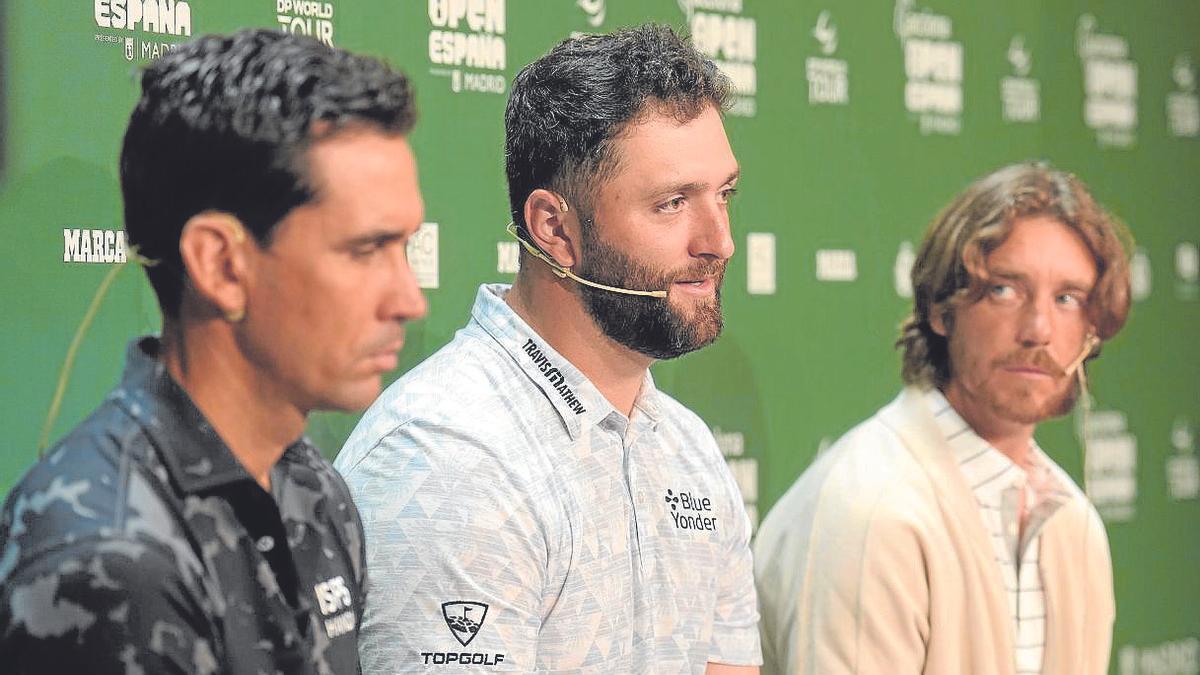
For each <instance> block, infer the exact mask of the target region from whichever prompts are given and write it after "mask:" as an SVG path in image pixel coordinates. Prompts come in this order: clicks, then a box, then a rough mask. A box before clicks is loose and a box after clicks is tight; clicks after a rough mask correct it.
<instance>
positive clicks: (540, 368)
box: [335, 26, 759, 674]
mask: <svg viewBox="0 0 1200 675" xmlns="http://www.w3.org/2000/svg"><path fill="white" fill-rule="evenodd" d="M727 91H728V84H727V83H726V80H725V79H724V77H723V76H722V75H720V74H719V73H718V71H717V70H716V68H715V67H714V65H713V64H712V63H711V62H709V61H707V60H705V59H704V58H703V57H702V56H701V55H700V54H698V53H697V52H696V51H695V50H694V49H693V48H692V47H691V46H690V45H688V44H687V43H686V42H684V41H683V40H681V39H680V38H679V37H678V36H677V35H676V34H675V33H673V32H672V31H671V30H670V29H667V28H664V27H658V26H643V27H639V28H632V29H627V30H622V31H618V32H616V33H613V34H611V35H606V36H593V37H583V38H579V39H573V40H568V41H565V42H563V43H561V44H559V45H558V46H557V47H555V48H554V49H552V50H551V51H550V52H549V53H548V54H546V55H545V56H543V57H542V58H540V59H538V60H537V61H535V62H534V63H532V64H530V65H529V66H528V67H526V68H525V69H524V70H522V71H521V73H520V74H519V75H518V76H517V78H516V80H515V81H514V83H513V86H512V92H511V95H510V98H509V102H508V110H507V113H506V115H505V125H506V129H507V139H506V143H507V145H506V150H507V169H508V179H509V191H510V196H511V201H512V209H513V214H512V215H513V219H514V221H515V222H514V224H513V225H512V226H511V227H512V229H511V231H512V232H513V233H514V234H515V235H516V236H518V237H519V238H520V241H521V242H522V244H523V245H524V246H525V247H526V250H525V254H524V257H523V258H522V264H521V269H520V272H519V274H518V275H517V279H516V282H515V283H514V284H513V285H512V287H511V288H510V287H508V286H504V285H499V284H497V285H485V286H483V287H481V288H480V289H479V294H478V296H477V299H476V302H475V307H474V309H473V310H472V316H471V321H470V322H469V323H468V324H467V326H466V328H464V329H463V330H461V331H460V332H459V333H458V335H457V336H456V338H455V339H454V340H453V341H452V342H451V343H450V344H449V345H447V346H446V347H444V348H443V349H442V350H440V351H439V352H438V353H436V354H434V355H433V356H432V357H430V358H429V359H428V360H427V361H425V362H424V363H423V364H421V365H420V366H418V367H417V368H415V369H414V370H413V371H411V372H410V373H408V374H407V375H406V376H405V377H403V378H401V380H399V381H398V382H396V383H395V384H393V385H392V386H391V387H389V389H388V390H387V391H386V392H385V393H384V395H383V396H382V397H381V398H380V400H379V401H377V402H376V403H375V404H374V405H373V406H372V407H371V409H370V410H369V411H368V412H367V414H366V415H365V416H364V417H363V419H362V421H361V422H360V423H359V426H358V428H356V429H355V431H354V432H353V434H352V435H351V437H350V439H349V441H348V442H347V444H346V447H345V448H343V450H342V453H341V454H340V455H339V456H338V458H337V461H336V462H335V466H336V467H337V468H338V469H339V470H340V471H341V472H342V473H343V475H344V476H345V477H346V481H347V483H348V484H349V485H350V490H351V492H352V493H353V494H354V498H355V501H356V502H357V503H358V504H359V507H360V509H362V513H363V523H364V526H365V529H366V532H367V539H368V543H369V546H368V559H367V560H368V562H367V567H368V569H369V570H370V573H371V576H372V584H373V585H374V588H376V589H384V588H386V589H387V590H386V591H383V590H381V591H380V592H379V593H378V594H376V595H373V596H372V599H371V602H370V603H368V605H367V608H366V616H365V618H364V626H363V635H362V640H361V652H362V663H363V670H364V672H366V673H381V674H382V673H388V674H391V673H399V672H427V671H428V670H429V669H434V668H436V667H437V666H443V665H449V666H451V667H453V668H455V669H456V672H457V669H468V670H478V671H481V672H486V671H489V670H491V669H496V668H503V669H508V670H515V671H523V672H573V673H575V672H584V673H680V672H688V673H701V672H705V670H707V671H708V672H712V673H732V672H757V664H758V662H759V647H758V632H757V629H756V623H757V619H758V614H757V608H756V602H755V596H754V584H753V578H752V574H751V561H750V551H749V544H748V542H749V534H750V525H749V520H748V518H747V516H746V513H745V509H744V508H743V505H742V499H741V496H740V495H739V493H738V489H737V485H736V484H735V483H734V481H733V478H732V476H731V474H730V472H729V470H728V468H727V466H726V464H725V462H724V459H723V458H722V456H721V453H720V451H719V450H718V449H717V445H716V443H715V441H714V440H713V437H712V434H711V433H710V432H709V430H708V429H707V427H706V426H705V425H704V423H703V422H702V421H701V420H700V419H699V418H698V417H696V415H695V414H694V413H692V412H691V411H689V410H688V409H686V408H684V407H683V406H682V405H680V404H679V403H678V402H676V401H675V400H673V399H672V398H670V397H669V396H667V395H665V394H663V393H662V392H659V391H658V390H657V389H656V388H655V386H654V381H653V378H651V377H650V374H649V371H648V368H649V366H650V365H651V364H652V363H653V362H654V361H655V360H656V359H663V358H672V357H675V356H679V355H680V354H684V353H686V352H689V351H692V350H695V349H699V348H701V347H703V346H705V345H707V344H709V343H711V342H712V341H713V340H715V339H716V337H717V335H718V333H719V332H720V330H721V305H720V287H721V280H722V277H723V275H724V272H725V264H726V261H727V260H728V259H729V257H730V256H731V255H732V254H733V240H732V238H731V235H730V231H729V214H728V204H729V200H730V198H731V197H732V195H733V192H734V185H735V183H736V182H737V177H738V165H737V161H736V160H735V159H734V156H733V152H732V151H731V149H730V147H729V142H728V140H727V139H726V136H725V131H724V126H723V124H722V120H721V111H722V109H723V106H724V105H725V101H726V98H727Z"/></svg>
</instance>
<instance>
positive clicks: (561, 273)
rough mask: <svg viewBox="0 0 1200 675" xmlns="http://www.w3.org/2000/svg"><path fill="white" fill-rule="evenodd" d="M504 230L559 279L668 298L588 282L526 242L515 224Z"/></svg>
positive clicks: (625, 292) (663, 295)
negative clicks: (548, 267)
mask: <svg viewBox="0 0 1200 675" xmlns="http://www.w3.org/2000/svg"><path fill="white" fill-rule="evenodd" d="M504 229H505V231H507V232H508V233H509V234H510V235H512V237H513V238H514V239H516V240H517V241H519V242H521V245H522V246H524V247H525V250H526V251H529V254H530V255H532V256H533V257H535V258H537V259H538V260H541V261H542V262H544V263H546V264H547V265H549V266H550V271H552V272H554V274H555V275H556V276H558V278H559V279H565V278H569V279H572V280H574V281H576V282H578V283H581V284H583V285H584V286H591V287H592V288H599V289H600V290H603V291H611V292H613V293H624V294H625V295H643V296H646V297H651V298H665V297H667V292H666V291H635V290H633V289H631V288H618V287H616V286H606V285H604V284H601V283H596V282H595V281H588V280H587V279H584V278H583V277H580V276H576V275H575V274H574V273H573V272H571V270H569V269H567V268H566V267H563V266H562V265H559V264H558V263H557V262H555V261H554V259H553V258H551V257H550V256H548V255H546V254H545V253H544V252H543V251H542V250H541V249H539V248H538V247H536V246H534V245H533V244H531V243H529V242H528V241H526V240H525V238H524V237H522V236H521V233H520V232H519V231H518V230H517V226H516V224H515V223H509V224H508V227H506V228H504Z"/></svg>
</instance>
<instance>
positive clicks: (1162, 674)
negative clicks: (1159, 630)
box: [1117, 637, 1200, 675]
mask: <svg viewBox="0 0 1200 675" xmlns="http://www.w3.org/2000/svg"><path fill="white" fill-rule="evenodd" d="M1117 672H1118V673H1119V674H1120V675H1200V638H1195V637H1189V638H1183V639H1182V640H1171V641H1169V642H1162V643H1159V644H1156V645H1150V646H1148V647H1138V646H1136V645H1123V646H1122V647H1121V648H1120V649H1119V650H1118V651H1117Z"/></svg>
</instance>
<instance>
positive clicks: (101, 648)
mask: <svg viewBox="0 0 1200 675" xmlns="http://www.w3.org/2000/svg"><path fill="white" fill-rule="evenodd" d="M157 351H158V342H157V340H156V339H154V338H143V339H141V340H139V341H135V342H134V343H132V344H131V345H130V348H129V353H128V362H127V365H126V371H125V375H124V378H123V380H122V382H121V384H120V386H118V387H117V388H116V389H115V390H114V391H113V392H112V393H111V394H110V395H109V396H108V398H107V399H106V400H105V401H104V403H103V404H102V405H101V406H100V407H99V409H97V410H96V411H95V412H94V413H93V414H92V415H91V417H89V418H88V419H87V420H85V421H84V422H83V423H82V424H80V425H79V426H78V427H76V428H75V429H74V430H73V431H72V432H71V433H70V434H69V435H68V436H67V437H66V438H64V439H63V440H62V441H61V442H59V444H58V445H57V446H55V447H54V448H53V449H52V450H51V451H50V452H49V453H47V456H46V457H45V459H43V460H42V461H40V462H38V463H37V464H36V465H34V467H33V468H32V469H30V471H29V472H28V473H27V474H26V475H25V476H24V478H23V479H22V480H21V481H20V482H19V483H18V484H17V486H16V487H15V488H14V489H13V490H12V492H11V493H10V494H9V495H8V499H7V500H6V502H5V504H4V509H3V512H2V514H0V664H3V665H2V666H0V670H3V671H4V672H5V673H38V674H45V673H126V674H129V675H140V674H143V673H201V674H209V673H289V674H290V673H353V672H355V671H356V669H357V645H356V641H357V634H358V628H359V617H360V616H361V615H362V611H361V608H362V603H363V600H364V583H365V571H364V566H363V560H364V549H363V537H362V526H361V523H360V521H359V517H358V512H357V511H356V510H355V508H354V506H353V503H352V502H351V500H350V497H349V493H348V491H347V490H346V487H345V484H344V483H343V482H342V480H341V478H340V477H339V476H338V475H337V474H336V473H335V472H334V471H333V470H332V468H331V467H330V466H329V464H328V463H327V462H326V461H325V460H324V458H322V457H321V455H320V453H319V452H318V451H317V449H316V448H314V447H313V446H312V445H311V444H310V443H308V442H307V440H305V439H301V440H299V441H297V442H296V443H294V444H293V445H291V446H290V447H288V448H287V450H286V452H285V453H284V455H283V457H282V458H281V459H280V461H279V462H278V463H277V464H276V465H275V467H274V468H273V469H272V472H271V493H270V494H268V493H267V492H266V491H265V490H263V489H262V488H261V487H260V486H259V485H258V483H256V482H255V481H254V480H253V478H251V476H250V475H249V474H248V473H247V472H246V471H245V469H244V468H243V467H242V466H241V464H240V463H238V461H237V460H236V458H235V457H234V456H233V454H232V452H231V451H230V450H229V449H228V447H226V446H225V444H224V443H223V442H222V441H221V439H220V437H219V436H218V435H217V434H216V432H215V431H214V430H213V429H212V427H211V426H209V424H208V423H207V422H206V421H205V419H204V417H203V415H202V414H201V413H200V411H199V410H198V409H197V408H196V406H195V405H194V404H193V403H192V401H191V400H190V399H189V398H188V396H187V394H186V393H185V392H184V391H183V390H182V389H181V388H180V387H179V386H178V385H177V384H176V383H175V382H174V380H172V379H171V377H170V376H169V375H168V373H167V372H166V369H165V368H164V367H163V365H162V364H161V363H160V362H159V361H158V359H157V358H156V355H157Z"/></svg>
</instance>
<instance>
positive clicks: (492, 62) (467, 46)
mask: <svg viewBox="0 0 1200 675" xmlns="http://www.w3.org/2000/svg"><path fill="white" fill-rule="evenodd" d="M506 21H507V13H506V8H505V0H429V25H430V26H431V27H433V29H434V30H431V31H430V32H429V62H430V63H431V64H433V66H434V67H433V68H430V69H429V72H430V73H431V74H433V75H440V76H443V77H449V78H450V90H451V91H453V92H454V93H456V94H457V93H460V92H464V91H475V92H481V93H486V94H503V93H504V92H505V91H506V90H507V86H508V84H507V81H506V80H505V78H504V76H503V75H501V74H498V73H500V72H502V71H504V69H505V68H506V67H507V66H508V47H507V45H506V44H505V41H504V34H505V31H506V28H507V25H506Z"/></svg>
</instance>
